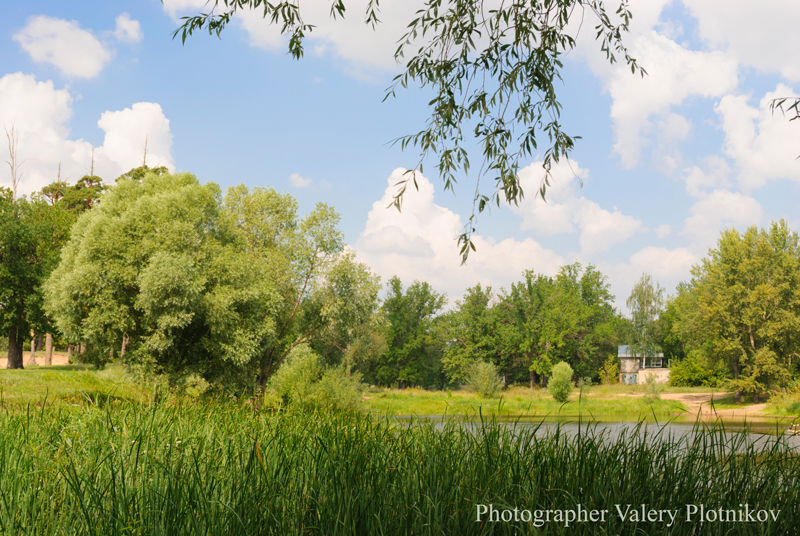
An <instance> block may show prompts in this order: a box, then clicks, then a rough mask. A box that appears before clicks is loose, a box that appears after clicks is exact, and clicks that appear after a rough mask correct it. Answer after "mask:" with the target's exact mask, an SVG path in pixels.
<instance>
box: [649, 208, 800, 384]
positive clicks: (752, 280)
mask: <svg viewBox="0 0 800 536" xmlns="http://www.w3.org/2000/svg"><path fill="white" fill-rule="evenodd" d="M692 276H693V277H692V280H691V282H689V283H688V284H684V285H681V286H679V287H678V293H677V295H676V296H675V297H674V298H673V299H672V300H671V308H668V309H670V318H669V324H668V326H669V327H670V328H671V329H670V330H669V332H667V333H665V334H664V335H663V338H664V339H665V340H666V342H669V343H671V344H672V345H673V346H675V341H676V340H677V341H680V343H681V346H682V350H683V351H684V352H687V353H689V355H690V358H689V359H690V362H689V363H686V364H685V365H680V366H679V369H678V371H679V375H678V381H681V382H688V383H697V382H709V381H710V378H711V377H713V376H715V375H718V373H714V372H713V371H715V370H719V367H720V366H721V367H722V370H724V371H725V372H726V373H727V374H728V375H729V376H730V378H731V381H730V382H728V385H729V386H731V387H733V388H735V389H736V390H738V391H740V392H742V393H751V394H755V395H757V394H758V393H760V392H763V391H765V390H767V389H770V388H773V387H785V386H786V385H787V384H788V382H789V380H790V378H791V377H792V376H794V375H796V374H797V371H798V359H797V358H798V356H799V355H800V243H799V242H798V235H797V233H796V232H794V231H792V230H790V229H789V227H788V225H787V224H786V222H785V221H782V220H781V221H779V222H773V223H772V224H771V225H770V227H769V228H768V229H759V228H757V227H755V226H753V227H750V228H748V229H747V230H746V231H745V232H744V233H740V232H739V231H737V230H735V229H728V230H725V231H723V232H722V236H721V237H720V239H719V241H718V243H717V247H716V248H714V249H712V250H710V251H709V255H708V257H706V258H704V259H703V260H702V262H701V263H700V264H698V265H696V266H695V267H694V268H693V269H692ZM670 339H671V340H670Z"/></svg>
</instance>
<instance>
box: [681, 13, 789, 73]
mask: <svg viewBox="0 0 800 536" xmlns="http://www.w3.org/2000/svg"><path fill="white" fill-rule="evenodd" d="M683 4H684V5H686V7H688V8H689V12H690V13H691V14H692V15H693V16H694V17H695V18H696V19H697V26H698V30H699V33H700V37H701V38H702V39H703V40H704V41H705V42H706V43H707V44H708V45H710V46H711V47H713V48H717V49H722V50H725V52H727V53H728V54H729V55H731V56H733V57H735V58H736V59H737V61H739V62H740V63H742V64H743V65H747V66H749V67H754V68H756V69H758V70H759V71H762V72H770V73H780V75H781V76H783V77H784V78H786V79H787V80H790V81H792V82H797V81H800V63H798V62H797V55H796V54H795V51H797V50H800V33H798V31H797V20H798V19H800V3H798V2H786V1H784V0H761V1H760V2H758V3H757V4H754V3H753V2H752V1H751V0H683Z"/></svg>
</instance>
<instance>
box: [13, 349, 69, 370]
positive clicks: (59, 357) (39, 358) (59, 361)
mask: <svg viewBox="0 0 800 536" xmlns="http://www.w3.org/2000/svg"><path fill="white" fill-rule="evenodd" d="M30 355H31V353H30V352H23V354H22V364H23V365H24V366H26V367H27V366H28V359H30ZM36 364H37V365H42V366H43V365H44V350H43V351H41V352H36ZM53 364H54V365H68V364H69V354H62V353H60V352H53ZM6 365H8V354H6V355H4V356H0V369H4V368H6Z"/></svg>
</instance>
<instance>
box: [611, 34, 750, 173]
mask: <svg viewBox="0 0 800 536" xmlns="http://www.w3.org/2000/svg"><path fill="white" fill-rule="evenodd" d="M631 51H632V54H633V55H634V56H635V57H636V59H637V60H638V61H639V64H640V65H641V66H643V67H645V69H646V70H647V75H646V76H644V77H638V76H633V75H631V72H630V69H626V68H624V67H617V68H615V69H613V70H611V71H610V74H609V75H607V76H606V85H607V88H608V91H609V93H610V94H611V97H612V99H613V103H612V105H611V119H612V121H613V122H614V132H615V133H616V137H617V141H616V144H615V145H614V149H615V151H616V152H617V153H618V154H619V155H620V157H621V158H622V163H623V165H624V166H625V167H628V168H631V167H634V166H635V165H636V164H637V163H638V161H639V158H640V155H641V152H642V151H643V149H644V148H645V147H646V146H647V144H648V140H647V135H648V134H649V133H650V132H651V131H652V129H653V126H654V124H653V122H651V117H652V116H658V115H665V114H668V113H669V111H670V108H671V107H672V106H675V105H678V104H680V103H682V102H683V101H684V100H686V99H687V98H688V97H690V96H693V95H698V96H701V97H719V96H722V95H724V94H726V93H728V92H730V91H732V90H733V89H735V88H736V86H737V84H738V66H737V63H736V61H734V60H733V59H732V58H730V57H728V56H726V55H725V54H724V53H722V52H719V51H708V52H699V51H692V50H688V49H686V48H683V47H682V46H680V45H678V44H677V43H675V42H674V41H672V40H671V39H669V38H667V37H665V36H663V35H659V34H658V33H656V32H655V31H652V32H649V33H646V34H643V35H641V36H638V37H637V38H635V39H634V40H633V43H632V46H631ZM679 117H680V116H675V115H667V116H666V118H665V119H662V121H660V122H659V123H657V124H659V127H660V128H659V131H661V132H663V131H664V129H666V130H667V138H668V139H671V140H672V141H677V140H682V139H685V137H686V136H688V133H689V124H688V123H686V121H685V119H683V118H680V119H683V120H682V121H681V120H679V119H678V118H679ZM664 121H666V122H664Z"/></svg>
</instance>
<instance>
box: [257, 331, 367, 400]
mask: <svg viewBox="0 0 800 536" xmlns="http://www.w3.org/2000/svg"><path fill="white" fill-rule="evenodd" d="M363 388H364V385H363V384H362V383H361V376H360V375H358V374H354V375H352V376H347V375H346V373H345V371H344V370H342V369H339V368H332V369H328V370H326V369H325V367H324V365H323V364H322V358H320V356H319V355H318V354H317V353H315V352H314V351H313V350H312V349H311V348H310V347H309V346H307V345H305V344H301V345H299V346H297V347H296V348H294V349H293V350H292V352H291V353H290V354H289V355H288V356H287V358H286V362H285V363H284V364H283V366H281V367H280V368H279V369H278V372H276V373H275V375H274V376H273V377H272V379H271V380H270V384H269V392H268V393H267V395H268V397H269V398H271V399H272V401H273V403H276V402H277V403H279V404H283V405H292V406H298V407H302V408H308V409H313V408H331V409H353V408H355V407H356V406H357V405H358V403H359V402H360V401H361V393H362V391H363Z"/></svg>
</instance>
